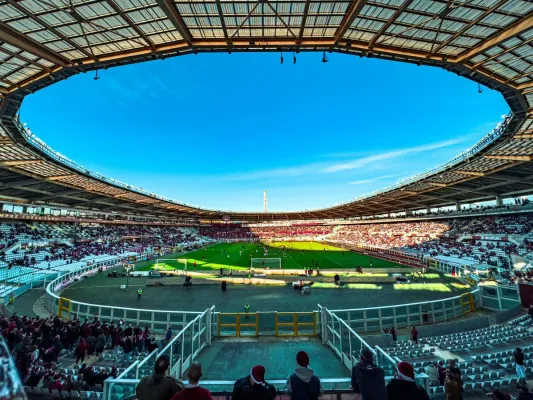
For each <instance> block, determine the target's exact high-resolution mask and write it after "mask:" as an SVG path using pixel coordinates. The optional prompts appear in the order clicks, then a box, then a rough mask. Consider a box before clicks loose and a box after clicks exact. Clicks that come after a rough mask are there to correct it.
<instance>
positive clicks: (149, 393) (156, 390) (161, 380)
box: [135, 354, 183, 400]
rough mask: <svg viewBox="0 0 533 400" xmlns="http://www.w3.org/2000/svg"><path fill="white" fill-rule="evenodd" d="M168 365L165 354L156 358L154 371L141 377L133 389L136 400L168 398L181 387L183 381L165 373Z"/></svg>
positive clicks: (167, 399)
mask: <svg viewBox="0 0 533 400" xmlns="http://www.w3.org/2000/svg"><path fill="white" fill-rule="evenodd" d="M169 365H170V361H169V358H168V356H167V355H166V354H163V355H162V356H160V357H159V358H158V359H157V360H156V362H155V366H154V373H153V374H152V375H149V376H145V377H144V378H142V379H141V381H140V382H139V384H138V385H137V388H136V389H135V393H136V395H137V399H138V400H169V399H170V398H171V397H172V396H174V395H175V394H176V393H178V392H179V391H180V390H182V389H183V383H181V382H180V381H178V380H176V379H174V378H172V377H171V376H167V375H166V372H167V369H168V367H169Z"/></svg>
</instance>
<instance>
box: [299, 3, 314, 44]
mask: <svg viewBox="0 0 533 400" xmlns="http://www.w3.org/2000/svg"><path fill="white" fill-rule="evenodd" d="M310 5H311V0H306V2H305V7H304V16H303V17H302V24H301V25H300V33H299V34H298V40H302V37H303V36H304V29H305V24H306V23H307V14H309V6H310Z"/></svg>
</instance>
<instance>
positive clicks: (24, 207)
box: [22, 206, 28, 214]
mask: <svg viewBox="0 0 533 400" xmlns="http://www.w3.org/2000/svg"><path fill="white" fill-rule="evenodd" d="M22 213H23V214H27V213H28V206H22Z"/></svg>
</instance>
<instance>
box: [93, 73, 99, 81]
mask: <svg viewBox="0 0 533 400" xmlns="http://www.w3.org/2000/svg"><path fill="white" fill-rule="evenodd" d="M93 79H94V80H95V81H97V80H98V79H100V75H98V70H96V75H95V76H94V78H93Z"/></svg>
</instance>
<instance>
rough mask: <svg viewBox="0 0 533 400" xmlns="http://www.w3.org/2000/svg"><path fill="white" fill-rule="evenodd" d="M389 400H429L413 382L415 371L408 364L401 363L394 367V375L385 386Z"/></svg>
mask: <svg viewBox="0 0 533 400" xmlns="http://www.w3.org/2000/svg"><path fill="white" fill-rule="evenodd" d="M387 396H388V398H389V400H430V399H429V395H428V393H427V392H426V389H424V388H423V387H421V386H418V385H417V384H416V382H415V370H414V369H413V366H412V365H411V364H409V363H408V362H405V361H402V362H401V363H398V365H397V367H396V374H395V377H394V379H392V380H391V381H390V382H389V384H388V385H387Z"/></svg>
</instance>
